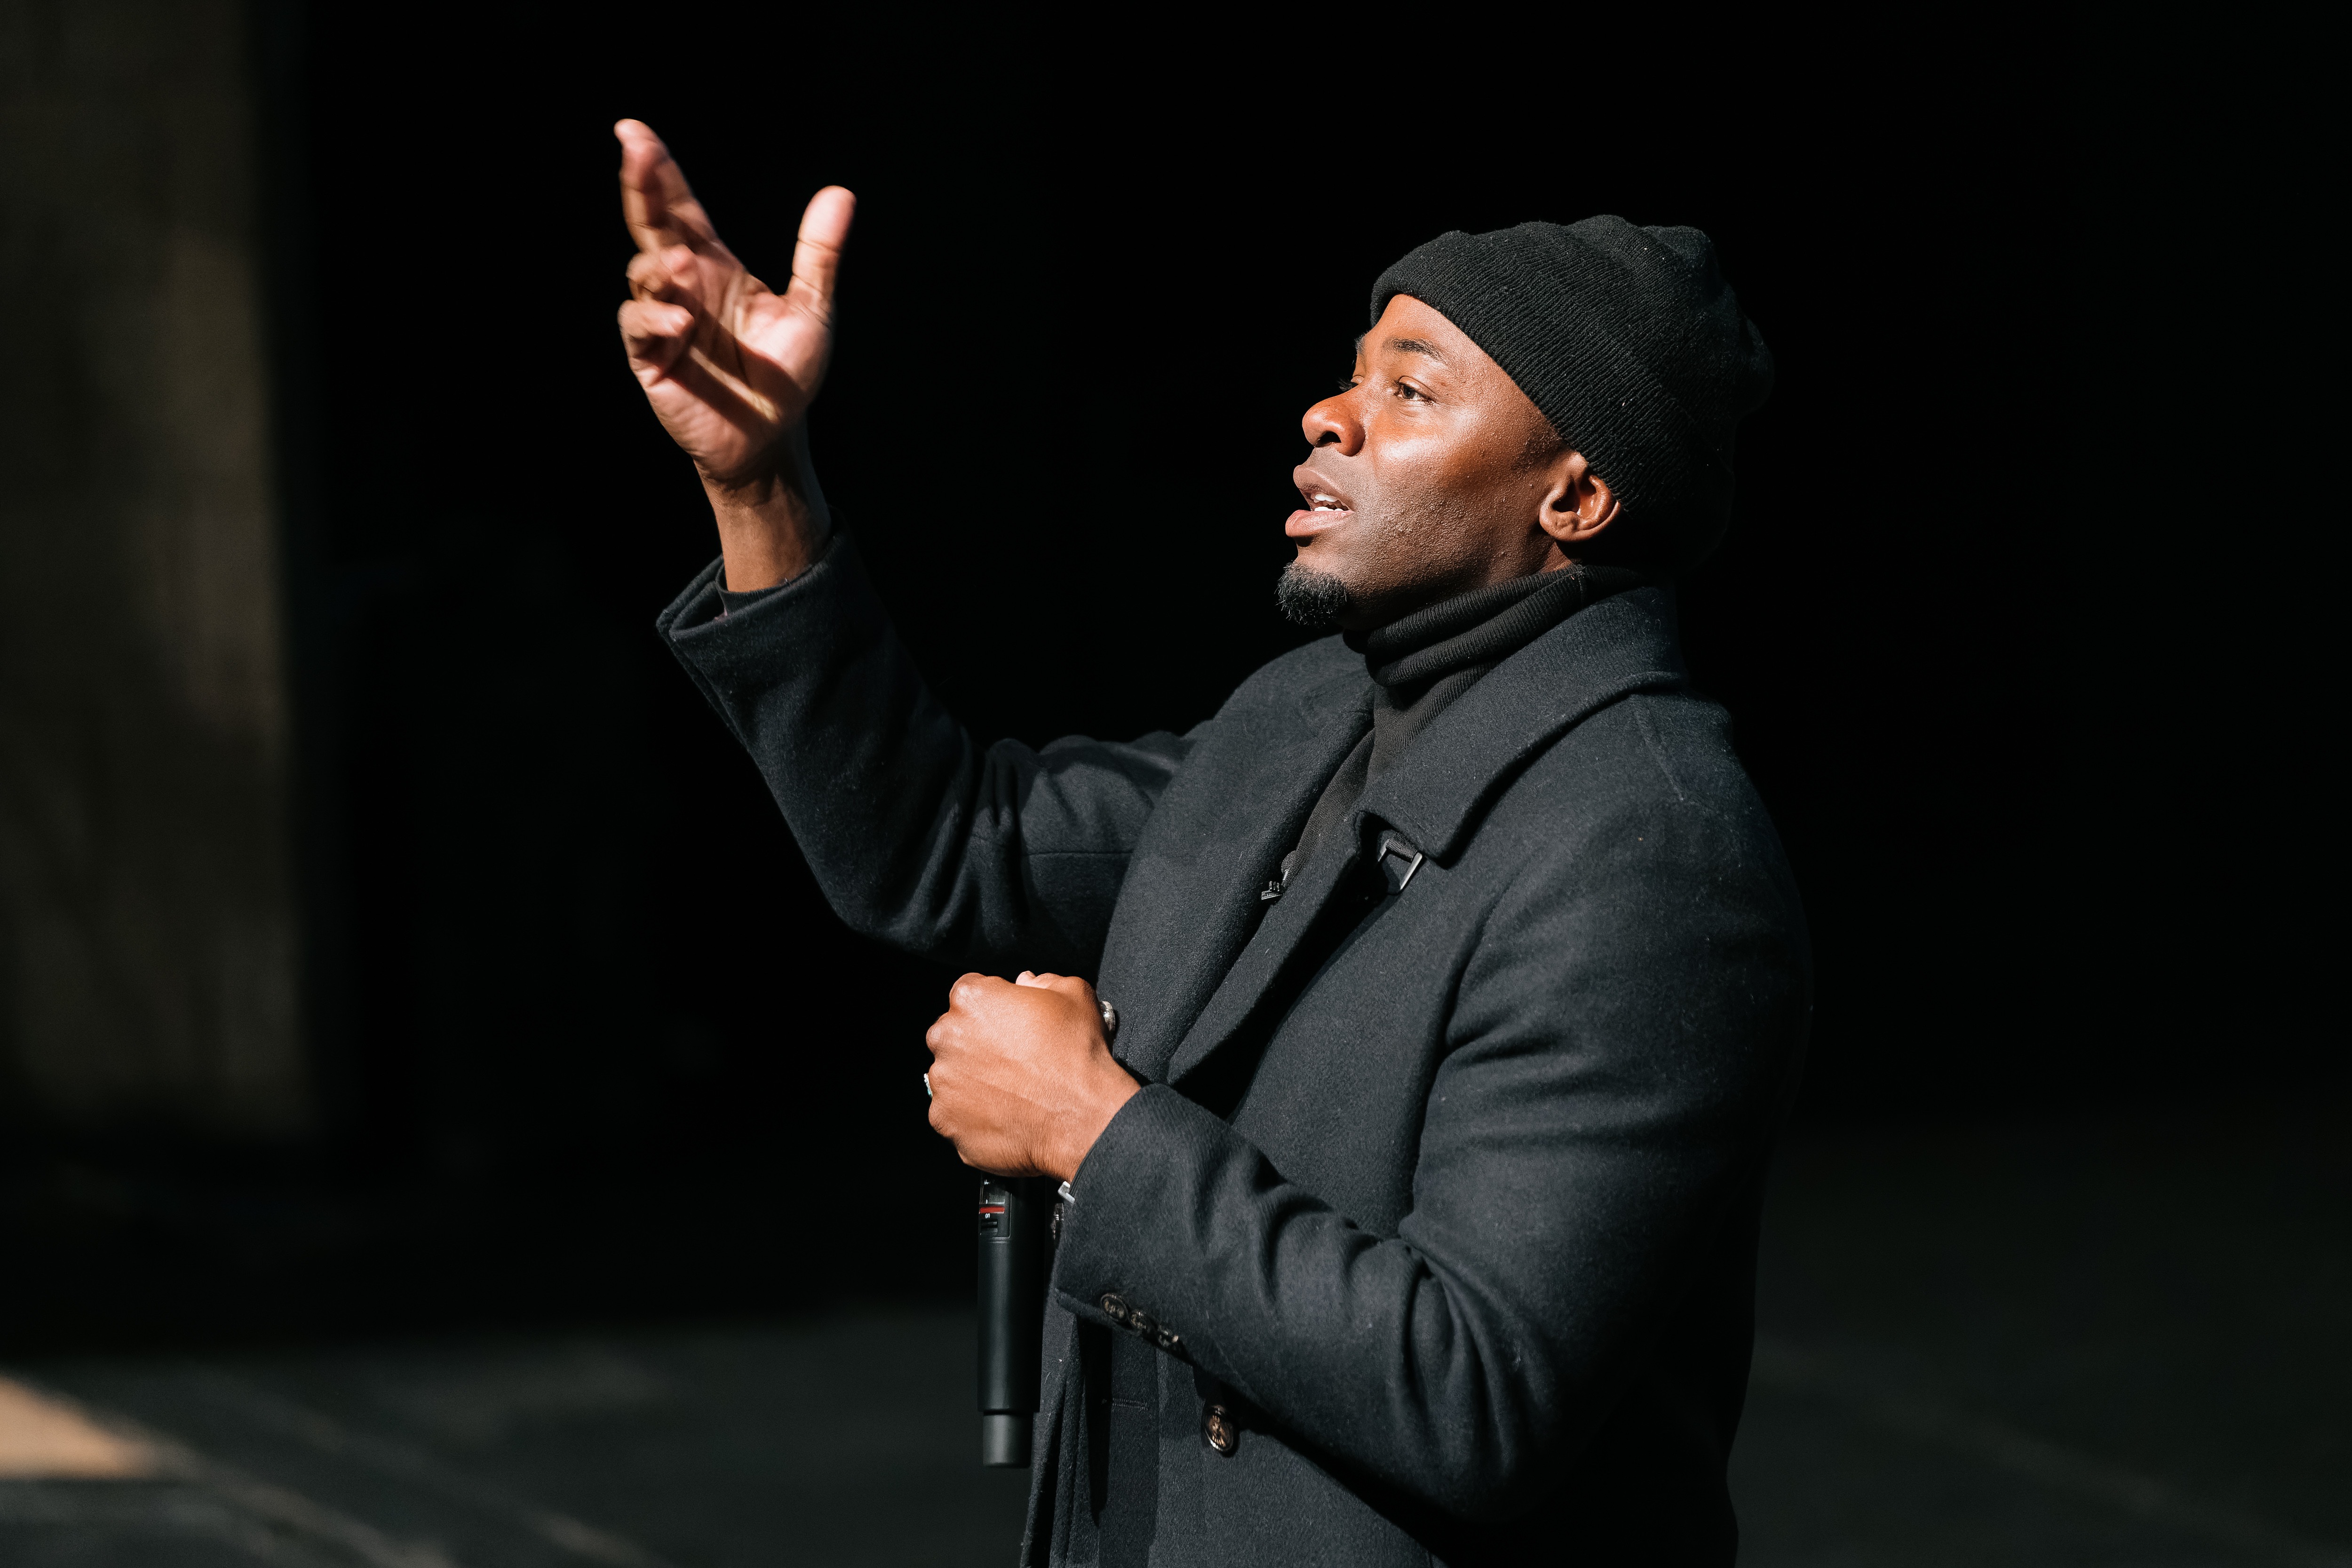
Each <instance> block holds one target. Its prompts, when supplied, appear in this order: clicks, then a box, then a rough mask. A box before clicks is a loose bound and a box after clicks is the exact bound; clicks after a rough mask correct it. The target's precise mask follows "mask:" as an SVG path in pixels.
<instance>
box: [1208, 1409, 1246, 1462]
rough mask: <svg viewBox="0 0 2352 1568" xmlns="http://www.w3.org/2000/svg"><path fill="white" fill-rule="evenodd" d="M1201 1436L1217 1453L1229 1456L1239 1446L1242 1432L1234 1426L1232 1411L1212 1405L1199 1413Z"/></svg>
mask: <svg viewBox="0 0 2352 1568" xmlns="http://www.w3.org/2000/svg"><path fill="white" fill-rule="evenodd" d="M1201 1436H1203V1437H1206V1438H1207V1439H1208V1440H1209V1447H1212V1448H1214V1449H1215V1450H1216V1451H1217V1452H1218V1453H1220V1454H1230V1453H1232V1452H1233V1451H1234V1449H1235V1448H1237V1447H1240V1446H1241V1440H1242V1430H1241V1428H1240V1427H1238V1426H1234V1413H1233V1412H1232V1411H1230V1410H1228V1409H1226V1408H1225V1407H1224V1406H1223V1405H1210V1406H1209V1407H1208V1408H1207V1409H1205V1410H1203V1411H1202V1412H1201Z"/></svg>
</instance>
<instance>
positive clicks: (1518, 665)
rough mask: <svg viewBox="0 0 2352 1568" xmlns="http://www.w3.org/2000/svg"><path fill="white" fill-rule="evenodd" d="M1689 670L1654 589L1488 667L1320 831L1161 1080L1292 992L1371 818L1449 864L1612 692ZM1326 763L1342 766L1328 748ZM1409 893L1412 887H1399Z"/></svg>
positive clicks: (1608, 603) (1674, 681)
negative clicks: (1303, 952) (1528, 767)
mask: <svg viewBox="0 0 2352 1568" xmlns="http://www.w3.org/2000/svg"><path fill="white" fill-rule="evenodd" d="M1685 679H1687V677H1686V676H1685V673H1684V669H1683V662H1682V655H1681V651H1680V649H1679V648H1678V647H1677V646H1676V638H1675V616H1674V598H1673V595H1672V592H1671V591H1670V590H1667V589H1660V588H1643V589H1636V590H1633V592H1630V593H1625V594H1619V595H1613V596H1612V597H1611V598H1608V599H1604V600H1602V601H1601V603H1600V604H1598V605H1593V606H1591V608H1590V609H1586V610H1582V611H1580V612H1578V613H1577V614H1576V615H1573V616H1570V617H1569V618H1568V619H1567V620H1565V621H1563V622H1561V623H1560V624H1559V626H1555V627H1553V628H1552V629H1551V630H1550V631H1549V632H1547V633H1545V634H1544V635H1543V636H1542V637H1538V638H1537V639H1536V640H1535V641H1534V642H1532V643H1530V644H1528V646H1527V647H1524V648H1521V649H1520V650H1519V651H1518V652H1517V653H1516V654H1513V655H1512V656H1511V657H1510V658H1507V659H1505V660H1504V661H1503V662H1502V663H1501V664H1499V665H1497V666H1496V668H1494V669H1493V670H1492V671H1491V672H1489V673H1488V674H1487V675H1486V677H1485V678H1484V679H1481V680H1479V682H1478V683H1477V684H1476V685H1475V686H1473V687H1472V688H1471V689H1469V690H1468V691H1466V692H1465V693H1464V694H1463V696H1462V698H1461V700H1459V701H1457V702H1455V703H1454V706H1453V707H1451V708H1449V709H1447V710H1445V711H1444V713H1443V714H1441V715H1439V716H1438V719H1437V721H1435V722H1434V723H1433V724H1432V725H1431V726H1430V727H1429V729H1428V730H1427V731H1425V732H1424V733H1423V735H1422V736H1421V737H1420V738H1419V739H1418V740H1417V741H1416V742H1414V743H1413V745H1412V748H1411V749H1410V750H1409V751H1407V752H1405V754H1404V755H1403V756H1402V757H1401V758H1399V759H1398V762H1397V764H1396V766H1395V767H1394V768H1392V769H1391V770H1390V771H1389V772H1388V773H1384V774H1382V775H1381V777H1380V778H1378V779H1376V780H1374V781H1373V783H1372V785H1371V787H1370V789H1368V790H1367V791H1365V793H1364V798H1363V799H1362V800H1361V801H1360V802H1359V803H1358V804H1357V806H1356V809H1355V811H1354V812H1352V813H1351V814H1350V815H1349V819H1348V822H1347V826H1346V828H1345V830H1344V831H1341V832H1336V833H1333V834H1331V835H1330V836H1329V837H1327V838H1326V839H1325V840H1324V842H1323V844H1322V846H1321V847H1320V848H1319V852H1318V854H1317V855H1316V857H1315V858H1314V859H1313V861H1311V862H1310V863H1309V864H1307V865H1306V866H1304V867H1301V868H1299V874H1298V876H1297V878H1296V879H1294V880H1293V884H1292V887H1291V890H1290V891H1289V892H1288V893H1286V894H1285V895H1284V897H1283V898H1282V900H1281V901H1280V902H1278V903H1277V904H1276V905H1275V906H1274V909H1273V911H1272V912H1271V913H1270V914H1269V915H1268V916H1267V917H1266V920H1265V923H1264V924H1263V925H1261V926H1260V927H1259V928H1258V931H1257V933H1256V935H1255V937H1253V938H1252V939H1251V940H1250V942H1249V944H1248V946H1247V947H1245V948H1244V950H1243V951H1242V953H1241V956H1240V958H1239V959H1238V961H1236V962H1235V963H1234V965H1233V967H1232V969H1231V970H1230V971H1229V972H1228V973H1226V974H1225V976H1224V979H1223V984H1219V985H1218V986H1217V988H1216V991H1215V993H1214V994H1213V995H1211V996H1210V998H1209V1001H1208V1004H1207V1005H1206V1006H1204V1007H1202V1009H1201V1012H1200V1016H1198V1017H1197V1018H1196V1019H1194V1021H1193V1023H1192V1027H1191V1029H1189V1030H1188V1031H1187V1032H1186V1033H1185V1035H1184V1037H1183V1040H1182V1042H1181V1044H1180V1045H1178V1046H1177V1047H1175V1049H1174V1051H1173V1053H1172V1054H1171V1056H1170V1057H1169V1058H1167V1060H1166V1064H1165V1069H1164V1076H1165V1078H1166V1080H1167V1081H1169V1082H1171V1083H1173V1082H1175V1081H1177V1080H1178V1079H1181V1078H1183V1077H1184V1076H1185V1075H1187V1074H1189V1073H1192V1072H1193V1071H1195V1070H1197V1069H1198V1068H1200V1067H1201V1065H1202V1063H1204V1062H1206V1061H1207V1060H1208V1059H1209V1058H1210V1057H1212V1056H1213V1055H1214V1054H1215V1053H1216V1052H1217V1051H1218V1050H1220V1049H1222V1048H1223V1047H1224V1046H1225V1045H1227V1044H1228V1043H1230V1042H1231V1041H1233V1040H1234V1039H1236V1038H1239V1037H1244V1036H1245V1035H1248V1034H1250V1033H1252V1032H1253V1031H1252V1030H1251V1029H1250V1028H1249V1026H1250V1024H1251V1021H1252V1019H1253V1018H1254V1017H1255V1016H1257V1015H1258V1014H1259V1013H1260V1012H1261V1010H1263V1009H1265V1007H1266V1006H1267V1005H1268V1004H1269V1003H1270V1002H1274V1001H1276V1000H1278V999H1279V998H1281V997H1283V996H1285V995H1287V994H1289V993H1288V990H1287V989H1286V987H1284V986H1282V985H1281V984H1279V983H1280V982H1281V981H1282V979H1283V975H1284V973H1285V971H1286V969H1287V968H1288V967H1289V966H1290V964H1291V962H1292V960H1293V959H1294V958H1295V957H1297V954H1298V952H1299V949H1300V947H1301V944H1302V943H1304V942H1306V939H1307V934H1308V933H1309V932H1310V931H1312V930H1313V929H1314V926H1315V923H1316V921H1317V918H1318V916H1320V915H1321V914H1322V913H1323V911H1324V910H1325V909H1326V908H1327V907H1328V905H1329V904H1330V903H1331V901H1332V900H1333V898H1334V897H1335V896H1336V895H1337V894H1339V891H1340V890H1341V889H1343V888H1345V887H1347V886H1348V885H1349V883H1350V881H1351V880H1352V874H1353V873H1354V872H1356V871H1357V870H1358V868H1360V865H1361V861H1362V857H1363V851H1364V847H1365V840H1366V838H1367V837H1369V836H1368V835H1367V834H1366V833H1365V831H1364V824H1365V823H1366V822H1367V821H1368V820H1372V821H1378V822H1380V823H1382V824H1385V825H1386V826H1389V827H1391V828H1393V829H1394V830H1396V831H1397V832H1398V833H1401V834H1402V835H1403V836H1404V837H1405V838H1407V839H1408V840H1410V841H1411V842H1412V845H1413V847H1415V848H1416V849H1418V850H1420V851H1422V852H1423V854H1425V855H1427V856H1428V857H1429V858H1431V859H1432V860H1433V861H1435V862H1437V863H1438V864H1440V865H1446V864H1450V863H1451V862H1452V861H1453V860H1454V858H1456V857H1457V856H1458V854H1459V852H1460V850H1461V848H1462V847H1463V845H1464V843H1465V840H1466V839H1467V837H1469V833H1470V830H1471V827H1472V826H1473V824H1474V821H1475V816H1476V815H1477V813H1478V811H1479V809H1480V808H1481V807H1482V806H1483V805H1486V802H1487V801H1488V800H1489V799H1490V798H1491V797H1492V796H1493V795H1494V794H1495V793H1496V790H1498V789H1499V788H1501V787H1503V786H1504V785H1505V784H1507V781H1508V780H1509V779H1510V778H1511V777H1513V776H1516V774H1517V772H1518V771H1519V769H1520V768H1521V767H1522V766H1524V765H1525V763H1527V762H1528V760H1530V759H1531V758H1532V757H1533V756H1534V755H1535V754H1537V753H1538V752H1541V751H1542V750H1544V749H1545V748H1546V747H1548V746H1549V745H1550V744H1551V743H1552V742H1555V741H1557V740H1558V739H1559V737H1560V736H1561V735H1562V734H1564V733H1566V732H1567V731H1569V730H1570V729H1573V728H1574V727H1575V726H1576V725H1577V724H1578V723H1580V721H1583V720H1584V719H1585V718H1586V717H1587V716H1588V715H1590V714H1591V713H1593V712H1595V711H1597V710H1600V709H1601V708H1604V707H1606V706H1608V705H1609V704H1610V703H1612V702H1614V701H1616V700H1618V699H1619V698H1622V697H1624V696H1626V695H1628V694H1630V693H1632V692H1634V691H1640V690H1659V689H1674V688H1676V687H1679V686H1681V685H1682V684H1683V683H1684V682H1685ZM1330 766H1331V767H1334V768H1336V767H1337V766H1338V759H1337V758H1336V757H1335V758H1334V759H1333V760H1332V763H1331V764H1330ZM1326 776H1328V769H1327V770H1326ZM1292 831H1293V832H1294V834H1295V833H1296V831H1297V828H1296V826H1294V827H1293V828H1292ZM1411 892H1412V889H1411V888H1410V887H1408V888H1407V889H1406V891H1405V894H1404V895H1403V896H1408V897H1409V896H1410V895H1411ZM1155 1076H1159V1075H1155Z"/></svg>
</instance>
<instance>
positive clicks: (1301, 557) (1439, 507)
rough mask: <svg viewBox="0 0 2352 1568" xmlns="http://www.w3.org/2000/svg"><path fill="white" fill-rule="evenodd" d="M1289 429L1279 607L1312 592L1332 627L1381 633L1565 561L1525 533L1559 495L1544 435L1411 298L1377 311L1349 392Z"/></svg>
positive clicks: (1474, 351)
mask: <svg viewBox="0 0 2352 1568" xmlns="http://www.w3.org/2000/svg"><path fill="white" fill-rule="evenodd" d="M1303 423H1304V427H1305V430H1306V434H1307V444H1308V445H1309V446H1311V447H1313V448H1314V450H1313V451H1312V452H1311V453H1310V454H1309V455H1308V457H1307V461H1305V462H1304V463H1301V464H1300V465H1299V466H1298V468H1297V469H1296V470H1295V471H1294V472H1293V473H1292V475H1291V478H1292V479H1293V480H1294V481H1295V482H1296V483H1297V487H1298V494H1299V499H1300V506H1299V510H1297V511H1294V512H1292V513H1291V514H1290V521H1289V522H1288V523H1287V524H1286V528H1285V531H1286V532H1287V533H1288V534H1289V535H1290V537H1291V539H1292V540H1294V541H1295V542H1297V546H1298V554H1297V560H1296V561H1295V562H1294V563H1293V564H1292V566H1291V569H1290V573H1289V575H1288V577H1287V579H1286V597H1287V591H1288V590H1289V589H1290V588H1292V587H1293V586H1295V585H1297V584H1300V583H1301V582H1309V583H1311V584H1313V585H1314V586H1315V587H1316V588H1319V589H1320V590H1321V599H1322V610H1323V613H1324V614H1326V615H1328V616H1330V618H1331V619H1332V620H1333V621H1335V622H1336V624H1337V625H1339V626H1344V627H1347V628H1349V629H1350V630H1355V629H1361V628H1365V627H1370V626H1382V625H1385V624H1386V623H1388V622H1389V621H1391V620H1394V619H1395V618H1397V617H1398V616H1402V615H1406V614H1409V613H1410V612H1412V611H1413V610H1416V609H1419V608H1421V607H1422V606H1423V605H1432V604H1435V603H1436V602H1437V601H1438V600H1440V599H1444V598H1447V597H1450V596H1451V595H1454V594H1459V593H1463V592H1465V591H1467V590H1469V589H1472V588H1479V587H1485V586H1486V585H1488V584H1494V583H1501V582H1506V581H1508V580H1509V579H1511V578H1514V577H1523V576H1526V575H1527V574H1528V573H1531V572H1538V571H1544V570H1548V569H1549V568H1551V567H1555V566H1564V565H1566V564H1567V563H1568V557H1567V556H1566V555H1564V554H1563V553H1561V552H1560V551H1559V547H1558V546H1557V545H1556V544H1555V542H1554V541H1553V539H1552V536H1551V534H1550V533H1548V532H1547V531H1545V530H1544V528H1543V526H1542V524H1541V521H1540V520H1541V519H1542V518H1543V516H1544V515H1545V508H1546V503H1547V498H1548V497H1551V496H1553V495H1554V492H1556V490H1557V489H1558V488H1559V478H1560V471H1559V469H1560V465H1559V458H1560V457H1561V454H1562V447H1561V445H1560V441H1559V436H1558V435H1556V434H1555V433H1554V432H1553V430H1552V427H1551V423H1550V421H1549V420H1547V419H1546V418H1545V417H1544V416H1543V415H1542V413H1541V412H1540V411H1538V409H1537V407H1536V405H1534V404H1533V403H1530V402H1529V401H1528V396H1527V394H1525V393H1523V392H1521V391H1520V390H1519V388H1518V385H1517V383H1515V382H1514V381H1512V380H1511V378H1510V377H1509V376H1508V375H1507V374H1504V372H1503V368H1502V367H1501V366H1500V365H1498V364H1496V363H1495V362H1494V361H1493V360H1492V359H1489V358H1488V357H1487V356H1486V351H1485V350H1484V349H1482V348H1480V347H1479V346H1478V345H1477V344H1476V343H1474V342H1471V341H1470V340H1469V339H1468V338H1467V337H1465V335H1463V333H1462V332H1461V331H1459V330H1458V329H1457V328H1456V327H1455V326H1454V323H1453V322H1451V321H1447V320H1446V319H1445V318H1444V316H1442V315H1439V314H1438V313H1437V312H1436V311H1435V310H1431V309H1430V308H1429V307H1428V306H1427V305H1424V304H1423V303H1422V302H1421V301H1420V300H1415V299H1412V298H1411V297H1409V296H1406V295H1402V294H1400V295H1398V296H1397V297H1396V298H1395V299H1392V300H1390V301H1389V303H1388V308H1387V309H1386V310H1384V311H1382V312H1381V319H1380V322H1379V324H1378V325H1376V326H1374V327H1373V328H1372V330H1371V331H1369V332H1367V333H1365V334H1364V336H1363V338H1362V339H1361V340H1360V342H1358V343H1357V345H1356V364H1355V370H1354V373H1353V374H1352V375H1351V376H1350V378H1349V385H1348V387H1347V388H1346V389H1345V390H1344V391H1342V392H1340V393H1339V395H1337V396H1334V397H1327V398H1325V399H1324V400H1323V401H1322V402H1320V403H1318V404H1317V405H1315V406H1314V407H1312V408H1310V409H1308V410H1307V417H1306V419H1305V421H1304V422H1303ZM1341 589H1343V590H1344V591H1345V593H1344V598H1343V597H1342V596H1341V595H1340V593H1339V592H1338V591H1337V590H1341Z"/></svg>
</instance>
